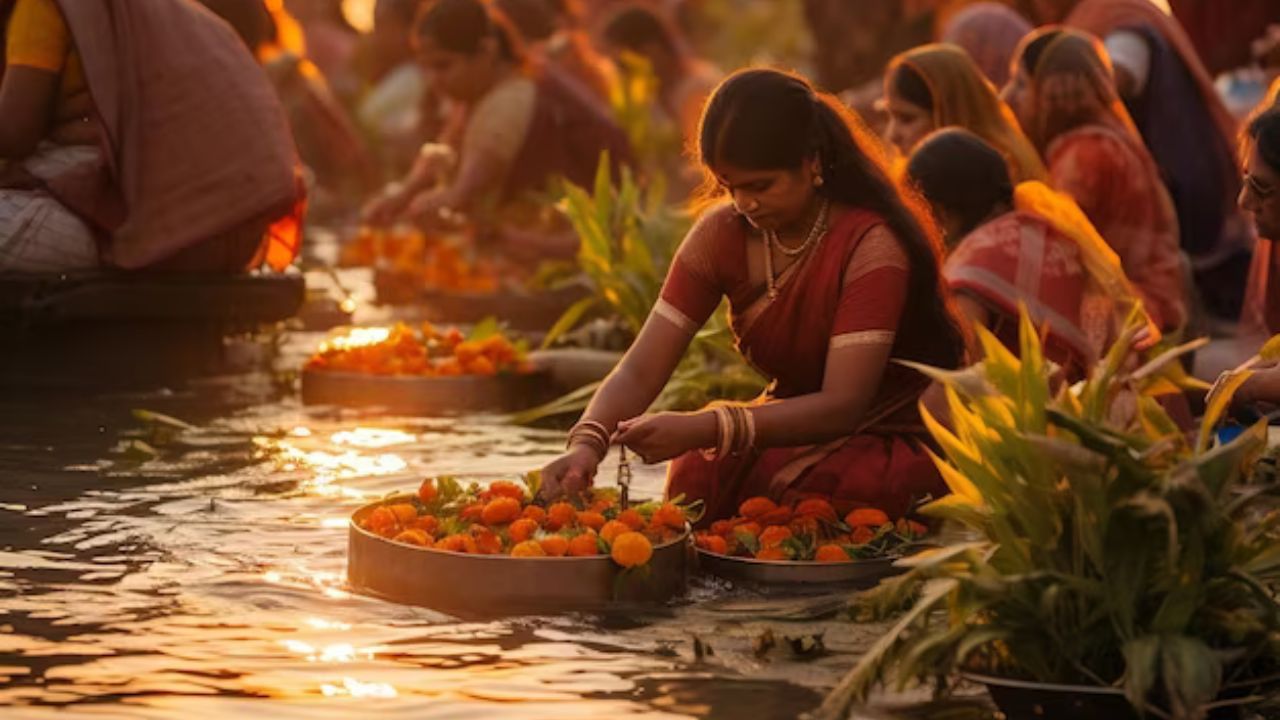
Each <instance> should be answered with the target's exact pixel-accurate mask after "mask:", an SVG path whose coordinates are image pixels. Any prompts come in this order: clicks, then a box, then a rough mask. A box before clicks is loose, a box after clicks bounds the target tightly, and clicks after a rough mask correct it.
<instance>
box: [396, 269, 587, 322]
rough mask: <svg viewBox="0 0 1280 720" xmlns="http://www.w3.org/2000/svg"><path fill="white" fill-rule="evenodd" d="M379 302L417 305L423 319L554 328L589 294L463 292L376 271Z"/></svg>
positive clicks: (576, 290)
mask: <svg viewBox="0 0 1280 720" xmlns="http://www.w3.org/2000/svg"><path fill="white" fill-rule="evenodd" d="M374 287H375V289H376V290H377V299H378V302H379V303H381V304H384V305H414V306H417V308H418V309H419V311H420V314H421V317H422V319H424V320H429V321H431V322H433V323H455V324H459V325H472V324H475V323H478V322H480V321H481V320H484V319H486V318H490V317H494V318H498V319H499V320H501V321H502V322H503V323H504V324H505V325H506V326H507V327H509V328H511V329H513V330H524V331H545V330H549V329H551V327H552V326H553V325H555V324H556V321H557V320H559V319H560V316H561V315H563V314H564V311H565V310H568V309H569V306H570V305H573V304H574V303H575V302H577V301H579V300H581V299H582V298H584V297H586V296H587V292H586V290H585V289H583V288H581V287H568V288H563V289H560V290H545V291H533V290H512V289H509V288H501V289H498V290H495V291H494V292H464V291H445V290H425V289H422V288H418V287H412V286H411V285H410V286H406V281H405V280H404V279H403V278H401V277H398V276H397V275H396V274H395V273H391V272H388V271H385V270H378V271H376V272H375V273H374Z"/></svg>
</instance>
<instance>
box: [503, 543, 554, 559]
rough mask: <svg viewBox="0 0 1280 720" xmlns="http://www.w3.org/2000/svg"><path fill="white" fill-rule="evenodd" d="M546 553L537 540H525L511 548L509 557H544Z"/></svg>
mask: <svg viewBox="0 0 1280 720" xmlns="http://www.w3.org/2000/svg"><path fill="white" fill-rule="evenodd" d="M546 556H547V551H546V550H543V549H542V544H541V543H539V542H538V541H537V540H525V541H524V542H522V543H519V544H517V545H516V546H515V547H513V548H511V557H546Z"/></svg>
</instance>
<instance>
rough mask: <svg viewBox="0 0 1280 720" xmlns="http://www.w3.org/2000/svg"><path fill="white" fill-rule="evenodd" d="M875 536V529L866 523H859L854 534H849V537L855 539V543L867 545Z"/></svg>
mask: <svg viewBox="0 0 1280 720" xmlns="http://www.w3.org/2000/svg"><path fill="white" fill-rule="evenodd" d="M875 536H876V531H875V530H872V529H871V528H869V527H867V526H866V525H859V526H858V527H856V528H854V529H853V534H852V535H850V536H849V539H850V540H852V541H853V544H854V545H865V544H867V543H869V542H871V541H872V540H873V539H875Z"/></svg>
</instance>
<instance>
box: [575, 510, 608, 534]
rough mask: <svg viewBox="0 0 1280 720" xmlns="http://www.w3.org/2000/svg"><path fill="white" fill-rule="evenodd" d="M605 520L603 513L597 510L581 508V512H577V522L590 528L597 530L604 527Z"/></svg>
mask: <svg viewBox="0 0 1280 720" xmlns="http://www.w3.org/2000/svg"><path fill="white" fill-rule="evenodd" d="M605 522H606V521H605V519H604V515H601V514H600V513H598V512H594V511H592V510H583V511H582V512H580V513H578V524H579V525H581V526H582V527H586V528H591V529H592V530H599V529H600V528H602V527H604V524H605Z"/></svg>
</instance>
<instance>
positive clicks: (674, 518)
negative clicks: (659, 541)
mask: <svg viewBox="0 0 1280 720" xmlns="http://www.w3.org/2000/svg"><path fill="white" fill-rule="evenodd" d="M684 523H685V517H684V510H681V509H680V506H679V505H676V504H675V503H663V504H662V507H659V508H658V509H657V510H655V511H654V513H653V524H654V525H658V526H661V527H668V528H671V529H672V530H683V529H684Z"/></svg>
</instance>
